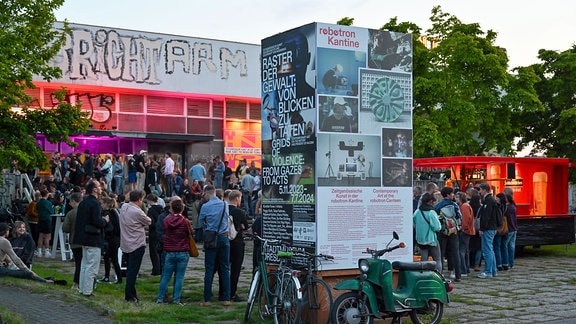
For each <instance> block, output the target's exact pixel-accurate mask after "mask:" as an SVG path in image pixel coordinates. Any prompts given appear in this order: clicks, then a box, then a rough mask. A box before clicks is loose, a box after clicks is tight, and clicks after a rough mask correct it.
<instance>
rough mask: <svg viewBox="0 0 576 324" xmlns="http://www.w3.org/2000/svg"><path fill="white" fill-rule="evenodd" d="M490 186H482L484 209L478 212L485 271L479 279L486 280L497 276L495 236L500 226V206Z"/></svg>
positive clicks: (485, 184)
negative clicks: (498, 209)
mask: <svg viewBox="0 0 576 324" xmlns="http://www.w3.org/2000/svg"><path fill="white" fill-rule="evenodd" d="M490 191H491V188H490V185H489V184H488V183H486V182H483V183H481V184H480V196H482V207H480V210H479V212H478V214H479V217H480V231H478V233H479V234H480V238H481V240H482V256H483V257H484V263H485V265H484V271H483V272H481V273H480V274H479V275H478V278H481V279H485V278H491V277H493V276H496V275H497V273H496V255H495V254H494V236H495V235H496V229H497V228H498V227H500V226H501V224H499V221H500V220H499V219H498V212H497V210H496V209H497V208H499V207H498V204H497V203H496V200H495V199H494V197H493V196H492V193H491V192H490Z"/></svg>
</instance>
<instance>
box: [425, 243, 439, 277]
mask: <svg viewBox="0 0 576 324" xmlns="http://www.w3.org/2000/svg"><path fill="white" fill-rule="evenodd" d="M428 256H431V257H432V260H434V261H436V270H438V272H439V273H442V260H441V258H440V245H436V246H431V247H429V248H427V249H423V248H420V260H422V261H428Z"/></svg>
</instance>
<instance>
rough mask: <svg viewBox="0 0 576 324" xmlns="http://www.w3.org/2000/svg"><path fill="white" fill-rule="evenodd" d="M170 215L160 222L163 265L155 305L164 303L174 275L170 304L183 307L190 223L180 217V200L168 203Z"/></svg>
mask: <svg viewBox="0 0 576 324" xmlns="http://www.w3.org/2000/svg"><path fill="white" fill-rule="evenodd" d="M170 211H171V213H170V214H169V215H168V216H166V218H164V219H163V220H162V223H163V227H164V238H163V249H164V253H165V256H164V258H165V261H164V262H165V264H164V267H163V269H162V278H161V279H160V289H159V290H158V295H157V297H156V303H157V304H161V303H163V302H164V296H165V295H166V292H167V291H168V283H169V282H170V279H171V278H172V275H174V289H173V292H172V303H174V304H176V305H179V306H184V304H182V302H181V300H180V299H181V297H182V284H183V283H184V274H185V273H186V266H187V265H188V260H189V259H190V254H189V253H190V252H189V251H190V245H189V244H188V228H190V222H189V221H188V219H187V218H186V217H184V216H183V215H182V211H184V203H183V202H182V200H180V199H174V200H172V201H171V202H170Z"/></svg>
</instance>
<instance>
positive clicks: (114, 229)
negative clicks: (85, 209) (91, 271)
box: [101, 197, 122, 284]
mask: <svg viewBox="0 0 576 324" xmlns="http://www.w3.org/2000/svg"><path fill="white" fill-rule="evenodd" d="M102 209H103V210H102V213H103V214H104V215H107V216H108V217H109V218H110V224H111V225H112V226H110V228H108V230H107V231H106V232H105V233H104V239H105V240H106V242H107V243H108V244H107V245H106V251H104V277H102V279H101V281H102V282H110V265H112V266H114V272H116V280H115V281H113V283H115V284H121V283H122V270H121V269H120V262H119V261H118V249H119V248H120V217H119V216H118V210H117V204H116V200H115V199H112V198H110V197H103V198H102Z"/></svg>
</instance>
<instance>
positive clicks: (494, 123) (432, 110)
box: [381, 6, 542, 157]
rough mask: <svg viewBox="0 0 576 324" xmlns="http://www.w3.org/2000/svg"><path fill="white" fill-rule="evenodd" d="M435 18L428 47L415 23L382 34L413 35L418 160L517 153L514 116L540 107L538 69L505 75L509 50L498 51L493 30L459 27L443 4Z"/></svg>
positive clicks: (434, 11)
mask: <svg viewBox="0 0 576 324" xmlns="http://www.w3.org/2000/svg"><path fill="white" fill-rule="evenodd" d="M430 20H431V22H432V27H431V28H430V29H428V30H427V31H426V32H425V37H426V38H427V39H428V40H432V42H433V43H434V45H435V46H430V47H426V46H424V45H423V44H422V42H420V37H421V36H424V35H422V34H421V31H420V28H419V27H418V26H417V25H416V24H414V23H411V22H401V23H399V22H398V21H397V18H392V19H390V20H389V22H388V23H386V24H385V25H384V26H383V27H382V28H381V29H385V30H390V31H396V32H403V33H412V35H413V48H414V56H413V66H414V70H413V80H414V82H413V92H414V111H413V127H414V156H418V157H426V156H451V155H481V154H484V153H485V152H487V151H496V152H498V153H504V154H507V155H513V154H514V151H513V149H512V145H513V142H514V138H515V137H516V136H518V135H519V134H520V131H519V125H518V124H517V123H516V122H515V120H516V118H517V117H518V115H519V114H520V113H521V112H522V111H524V110H526V111H538V110H541V109H542V105H541V103H540V102H539V100H538V97H537V94H536V91H535V88H534V82H536V81H537V80H538V78H537V76H536V75H535V73H534V71H533V70H532V69H530V68H518V69H514V70H513V71H512V72H508V57H507V54H506V50H505V49H503V48H500V47H498V46H496V45H495V41H496V37H497V33H495V32H494V31H492V30H488V31H483V30H482V29H481V28H480V25H479V24H477V23H471V24H465V23H462V22H461V21H460V20H459V19H458V18H457V17H455V16H453V15H450V14H448V13H445V12H443V11H442V9H441V7H440V6H437V7H434V8H433V9H432V16H431V17H430Z"/></svg>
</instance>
